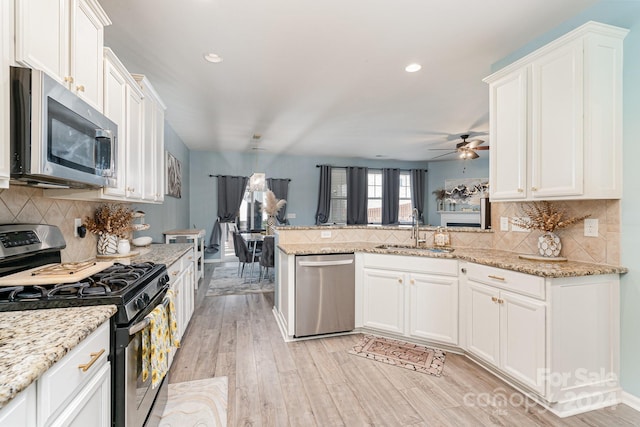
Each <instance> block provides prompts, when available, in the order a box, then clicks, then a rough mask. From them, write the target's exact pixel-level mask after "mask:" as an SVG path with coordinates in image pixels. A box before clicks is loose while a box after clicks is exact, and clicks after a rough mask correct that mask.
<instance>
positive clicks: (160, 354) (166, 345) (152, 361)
mask: <svg viewBox="0 0 640 427" xmlns="http://www.w3.org/2000/svg"><path fill="white" fill-rule="evenodd" d="M147 318H148V319H149V326H147V327H146V328H145V329H144V330H143V331H142V381H146V380H147V378H149V372H151V387H152V388H155V387H156V386H158V385H159V384H160V382H161V381H162V379H163V378H164V376H165V375H166V374H167V371H168V370H169V353H170V352H171V347H172V346H174V347H179V346H180V341H179V339H178V325H177V322H176V309H175V304H174V303H173V292H172V291H171V290H169V291H167V295H166V296H165V300H164V301H163V304H161V305H159V306H158V307H156V308H155V309H153V311H152V312H151V313H149V314H148V315H147Z"/></svg>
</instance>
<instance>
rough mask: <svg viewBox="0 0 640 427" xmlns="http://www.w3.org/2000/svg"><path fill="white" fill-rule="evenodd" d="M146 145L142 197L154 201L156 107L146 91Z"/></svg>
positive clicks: (144, 133)
mask: <svg viewBox="0 0 640 427" xmlns="http://www.w3.org/2000/svg"><path fill="white" fill-rule="evenodd" d="M142 122H143V132H142V133H143V139H142V146H143V147H144V149H143V153H145V155H144V156H142V198H143V199H144V200H149V201H153V200H155V197H156V177H155V174H156V159H157V158H156V149H157V147H156V138H155V134H156V109H155V105H154V102H153V100H152V99H151V98H150V97H149V95H148V94H147V93H145V98H144V100H143V101H142Z"/></svg>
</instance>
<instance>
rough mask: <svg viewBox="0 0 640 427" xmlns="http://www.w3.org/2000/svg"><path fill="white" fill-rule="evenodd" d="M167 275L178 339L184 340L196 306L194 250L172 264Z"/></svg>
mask: <svg viewBox="0 0 640 427" xmlns="http://www.w3.org/2000/svg"><path fill="white" fill-rule="evenodd" d="M167 274H168V275H169V286H170V287H171V290H173V294H174V305H175V307H176V321H177V323H178V338H180V339H182V335H183V334H184V331H185V330H186V329H187V326H188V325H189V321H190V320H191V316H192V315H193V310H194V306H195V292H194V285H193V283H194V274H193V249H190V250H189V251H188V252H187V253H186V254H184V255H183V256H182V257H180V259H179V260H177V261H176V262H174V263H173V264H171V265H170V266H169V267H168V269H167Z"/></svg>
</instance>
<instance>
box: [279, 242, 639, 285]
mask: <svg viewBox="0 0 640 427" xmlns="http://www.w3.org/2000/svg"><path fill="white" fill-rule="evenodd" d="M378 245H379V243H358V242H355V243H325V244H321V243H310V244H280V245H278V248H279V249H280V250H281V251H283V252H284V253H285V254H287V255H311V254H335V253H351V252H366V253H377V254H393V255H410V256H422V257H429V258H448V259H459V260H463V261H470V262H474V263H477V264H484V265H490V266H492V267H498V268H504V269H506V270H513V271H518V272H521V273H526V274H532V275H535V276H541V277H576V276H591V275H598V274H621V273H626V272H627V271H628V270H627V269H626V268H625V267H621V266H616V265H608V264H592V263H586V262H578V261H566V262H555V261H533V260H526V259H522V258H519V257H518V254H517V253H514V252H508V251H500V250H495V249H472V248H455V250H454V252H451V253H446V252H437V253H434V252H429V251H425V250H419V249H418V250H416V249H410V248H387V249H381V248H377V247H376V246H378Z"/></svg>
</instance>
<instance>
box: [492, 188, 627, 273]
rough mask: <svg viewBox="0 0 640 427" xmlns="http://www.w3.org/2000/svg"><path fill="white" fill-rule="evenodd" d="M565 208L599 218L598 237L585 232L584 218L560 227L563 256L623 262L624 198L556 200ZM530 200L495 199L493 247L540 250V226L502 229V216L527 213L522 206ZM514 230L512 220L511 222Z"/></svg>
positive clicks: (605, 261) (612, 262) (520, 251)
mask: <svg viewBox="0 0 640 427" xmlns="http://www.w3.org/2000/svg"><path fill="white" fill-rule="evenodd" d="M553 203H554V205H558V206H560V207H561V208H563V209H565V210H566V212H567V214H568V215H569V216H581V215H587V214H589V215H590V216H589V218H592V219H598V237H585V236H584V222H583V221H580V222H578V223H577V224H574V225H571V226H569V227H567V228H565V229H561V230H558V232H557V233H556V234H558V236H560V239H561V242H562V251H561V252H560V256H563V257H566V258H569V259H570V260H572V261H584V262H596V263H604V264H615V265H617V264H619V263H620V201H619V200H571V201H557V202H553ZM523 205H526V203H522V202H518V203H515V202H514V203H492V204H491V224H492V228H493V244H492V246H493V248H495V249H503V250H507V251H513V252H519V253H531V254H537V252H538V236H540V234H541V232H540V231H538V230H533V231H526V232H518V231H508V232H505V231H500V217H508V218H513V217H522V216H525V215H524V214H523V212H522V211H521V208H522V206H523ZM509 230H511V224H510V225H509Z"/></svg>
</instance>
